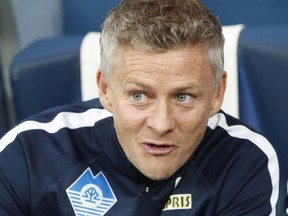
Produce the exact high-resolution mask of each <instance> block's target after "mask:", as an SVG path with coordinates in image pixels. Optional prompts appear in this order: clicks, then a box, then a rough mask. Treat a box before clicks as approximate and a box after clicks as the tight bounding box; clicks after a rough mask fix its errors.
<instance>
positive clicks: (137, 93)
mask: <svg viewBox="0 0 288 216" xmlns="http://www.w3.org/2000/svg"><path fill="white" fill-rule="evenodd" d="M142 95H143V94H142V93H139V92H136V93H133V94H132V97H133V99H134V100H135V101H140V100H141V99H142Z"/></svg>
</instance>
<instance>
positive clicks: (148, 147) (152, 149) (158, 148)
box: [142, 143, 176, 156]
mask: <svg viewBox="0 0 288 216" xmlns="http://www.w3.org/2000/svg"><path fill="white" fill-rule="evenodd" d="M142 147H143V149H144V150H145V151H146V152H147V153H148V154H150V155H152V156H165V155H168V154H170V153H171V152H172V151H173V150H175V149H176V145H173V144H154V143H142Z"/></svg>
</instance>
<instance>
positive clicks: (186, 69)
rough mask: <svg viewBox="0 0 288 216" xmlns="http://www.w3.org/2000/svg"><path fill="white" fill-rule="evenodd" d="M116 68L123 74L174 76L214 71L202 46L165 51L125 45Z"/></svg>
mask: <svg viewBox="0 0 288 216" xmlns="http://www.w3.org/2000/svg"><path fill="white" fill-rule="evenodd" d="M115 70H116V71H118V72H120V71H121V75H124V74H123V73H132V72H134V73H136V72H144V73H145V72H146V73H149V74H150V75H153V74H155V73H156V74H159V73H161V74H166V75H173V76H175V75H177V76H180V75H192V74H197V73H200V74H203V75H204V73H212V70H211V67H210V64H209V61H208V58H207V55H206V54H205V53H204V51H203V48H202V47H201V46H185V47H178V48H175V49H171V50H167V51H165V52H164V51H163V52H155V51H149V50H148V51H137V50H133V49H132V48H129V47H124V48H121V49H120V50H119V53H118V60H117V63H116V67H115Z"/></svg>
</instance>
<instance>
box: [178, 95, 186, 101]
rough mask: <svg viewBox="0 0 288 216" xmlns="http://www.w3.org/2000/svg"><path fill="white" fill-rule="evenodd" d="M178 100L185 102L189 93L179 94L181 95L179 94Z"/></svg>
mask: <svg viewBox="0 0 288 216" xmlns="http://www.w3.org/2000/svg"><path fill="white" fill-rule="evenodd" d="M177 100H178V101H180V102H185V101H186V100H187V95H186V94H179V95H177Z"/></svg>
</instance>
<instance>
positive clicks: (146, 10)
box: [100, 0, 224, 82]
mask: <svg viewBox="0 0 288 216" xmlns="http://www.w3.org/2000/svg"><path fill="white" fill-rule="evenodd" d="M190 44H191V45H200V46H202V47H203V49H204V51H205V53H206V55H207V58H208V60H209V62H210V66H211V69H212V71H213V72H214V73H215V81H216V82H218V81H219V80H220V78H221V76H222V73H223V65H224V54H223V46H224V37H223V34H222V28H221V25H220V23H219V20H218V19H217V18H216V17H215V16H214V15H213V13H212V12H211V11H210V10H209V9H208V8H207V7H206V6H204V5H203V4H202V3H201V2H200V1H199V0H122V2H121V3H120V5H119V6H118V7H116V8H114V9H112V10H111V11H110V13H109V14H108V16H107V18H106V20H105V22H104V23H103V26H102V32H101V39H100V46H101V66H100V67H101V70H102V72H103V73H104V76H105V78H106V80H107V81H108V80H109V76H110V74H111V72H112V71H113V69H114V67H115V65H116V61H117V57H118V53H119V52H118V50H119V49H120V48H122V47H131V48H133V49H135V50H137V51H156V52H165V51H167V50H170V49H173V48H177V47H181V46H185V45H190Z"/></svg>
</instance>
